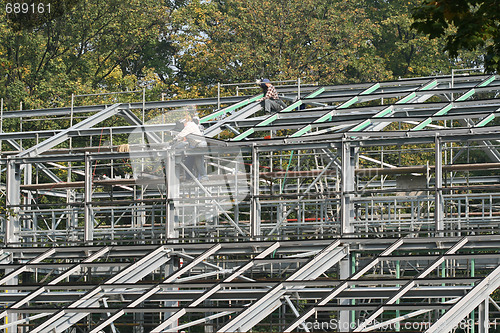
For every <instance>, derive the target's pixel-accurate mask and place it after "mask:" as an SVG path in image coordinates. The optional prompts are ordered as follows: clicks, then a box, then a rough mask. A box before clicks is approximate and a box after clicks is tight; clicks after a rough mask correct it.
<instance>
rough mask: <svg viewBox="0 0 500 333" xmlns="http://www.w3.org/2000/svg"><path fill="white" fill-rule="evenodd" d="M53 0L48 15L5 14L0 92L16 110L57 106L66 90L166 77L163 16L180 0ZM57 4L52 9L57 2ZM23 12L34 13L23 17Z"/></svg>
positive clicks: (168, 52)
mask: <svg viewBox="0 0 500 333" xmlns="http://www.w3.org/2000/svg"><path fill="white" fill-rule="evenodd" d="M61 3H63V1H60V2H59V1H55V2H54V5H53V8H54V13H53V15H48V16H43V17H41V16H40V17H37V16H36V15H31V16H30V15H27V14H24V16H20V15H17V16H12V15H11V16H9V17H8V18H7V16H6V15H7V14H6V13H5V12H4V11H2V13H3V14H2V15H3V16H4V17H3V19H2V20H1V22H3V23H1V24H0V41H1V43H0V63H1V66H0V95H2V96H5V104H6V106H7V107H8V108H10V109H15V108H17V106H18V105H19V103H20V102H23V104H24V105H25V107H27V108H38V107H57V106H61V105H63V104H64V103H66V104H67V102H68V101H69V96H71V94H72V93H75V94H85V93H92V92H96V91H97V92H98V91H120V90H133V89H137V88H138V87H139V86H147V87H150V86H151V85H152V84H153V83H155V82H150V81H146V76H147V74H148V72H149V71H150V69H151V68H152V66H156V68H155V70H156V73H157V76H158V78H159V81H163V82H167V80H168V78H169V77H170V76H171V71H172V70H171V69H170V68H169V65H170V64H171V62H172V58H173V54H174V53H175V48H174V47H173V46H172V44H171V43H170V42H168V41H169V40H170V38H169V34H170V33H173V31H171V30H170V29H169V26H168V23H169V22H170V15H171V13H172V11H174V10H175V9H176V8H177V6H179V5H180V4H182V1H168V2H165V1H161V0H146V1H139V0H128V1H118V0H109V1H97V0H79V1H71V2H68V3H66V5H64V6H63V5H62V4H61ZM58 4H59V5H60V6H59V7H61V8H63V7H64V8H63V9H61V10H59V11H58V10H57V8H59V7H57V5H58ZM29 17H33V18H32V19H29Z"/></svg>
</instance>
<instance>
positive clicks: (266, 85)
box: [257, 79, 286, 113]
mask: <svg viewBox="0 0 500 333" xmlns="http://www.w3.org/2000/svg"><path fill="white" fill-rule="evenodd" d="M257 83H258V84H259V85H260V87H261V88H262V93H263V94H264V97H262V98H260V99H259V100H257V101H258V102H261V104H262V107H263V108H264V110H265V111H266V112H268V113H273V112H278V111H281V110H283V108H285V107H286V105H285V103H283V101H282V100H280V98H279V96H278V92H277V91H276V88H274V86H273V85H272V84H271V81H269V79H263V80H262V81H261V80H257Z"/></svg>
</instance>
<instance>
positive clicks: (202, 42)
mask: <svg viewBox="0 0 500 333" xmlns="http://www.w3.org/2000/svg"><path fill="white" fill-rule="evenodd" d="M359 3H360V2H359V1H354V0H342V1H340V0H334V1H331V0H300V1H299V0H279V1H269V0H243V1H241V0H214V1H210V2H207V1H201V0H199V1H193V2H192V3H191V4H190V5H189V6H187V7H185V8H183V9H182V10H181V11H179V12H177V14H178V15H179V16H178V21H179V22H180V23H179V24H182V25H183V26H184V29H185V30H184V34H181V35H179V36H176V38H178V39H177V40H178V42H179V44H180V45H182V48H183V49H184V50H186V51H185V53H184V54H183V56H182V58H180V65H181V66H180V68H181V74H183V75H184V76H185V77H186V78H191V79H194V80H195V81H197V82H199V83H201V84H214V83H216V82H218V81H219V82H242V81H243V82H244V81H252V80H254V79H256V78H259V77H270V78H271V79H291V78H298V77H303V78H304V77H305V78H306V81H308V82H311V81H317V82H320V83H327V84H331V83H340V82H359V81H369V80H382V79H386V78H388V77H389V74H390V73H388V71H386V70H385V69H384V67H383V61H382V59H381V58H380V57H378V56H377V55H376V54H375V49H374V47H373V44H372V42H371V41H372V39H373V34H374V29H376V27H375V26H373V24H372V22H370V20H369V19H368V18H367V15H366V12H365V11H364V10H363V8H361V7H360V6H359Z"/></svg>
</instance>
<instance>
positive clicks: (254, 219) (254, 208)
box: [250, 145, 261, 237]
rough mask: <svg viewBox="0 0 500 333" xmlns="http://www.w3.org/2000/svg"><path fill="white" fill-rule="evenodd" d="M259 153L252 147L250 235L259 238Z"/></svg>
mask: <svg viewBox="0 0 500 333" xmlns="http://www.w3.org/2000/svg"><path fill="white" fill-rule="evenodd" d="M258 196H259V152H258V150H257V147H255V145H253V146H252V198H251V199H250V205H251V209H250V235H251V236H252V237H258V236H260V213H261V211H260V203H259V198H258Z"/></svg>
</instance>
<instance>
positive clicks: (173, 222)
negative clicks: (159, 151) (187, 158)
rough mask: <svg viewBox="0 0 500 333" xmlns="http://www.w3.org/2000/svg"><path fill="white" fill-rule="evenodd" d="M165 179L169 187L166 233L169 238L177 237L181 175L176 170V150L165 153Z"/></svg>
mask: <svg viewBox="0 0 500 333" xmlns="http://www.w3.org/2000/svg"><path fill="white" fill-rule="evenodd" d="M164 163H165V179H166V183H167V184H166V187H167V189H166V190H167V202H166V206H167V207H166V209H167V211H166V223H165V235H166V237H167V239H176V238H178V237H179V231H178V230H177V228H176V227H177V226H178V223H179V221H178V216H177V214H176V210H175V203H176V202H175V200H178V198H179V186H180V184H179V177H178V176H179V175H178V174H177V173H176V171H175V153H174V151H171V150H169V151H167V153H166V155H165V160H164Z"/></svg>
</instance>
